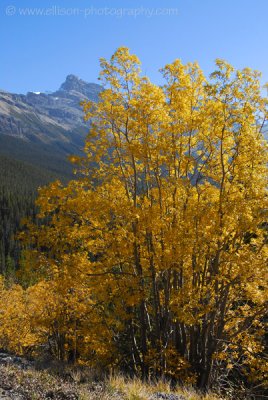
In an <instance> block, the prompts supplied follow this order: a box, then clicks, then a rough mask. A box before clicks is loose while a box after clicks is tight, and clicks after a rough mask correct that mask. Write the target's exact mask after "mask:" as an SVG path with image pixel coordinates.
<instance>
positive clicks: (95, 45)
mask: <svg viewBox="0 0 268 400" xmlns="http://www.w3.org/2000/svg"><path fill="white" fill-rule="evenodd" d="M30 8H32V10H34V11H30V12H32V13H38V12H39V13H43V15H28V16H27V15H25V13H27V12H29V9H30ZM37 8H38V9H39V10H41V11H38V10H37ZM123 9H124V10H123ZM170 9H173V11H172V10H170ZM174 9H175V10H174ZM44 13H45V14H46V15H44ZM122 13H124V15H121V14H122ZM156 13H160V14H166V15H152V14H156ZM172 13H173V15H167V14H172ZM66 14H69V15H66ZM135 14H136V15H135ZM267 43H268V1H267V0H255V1H252V0H184V1H183V0H162V1H160V0H140V1H139V0H135V1H132V0H113V1H111V0H106V1H103V0H94V1H93V0H92V1H91V0H64V1H63V0H43V1H39V2H37V1H36V0H1V2H0V52H1V63H0V88H1V89H4V90H8V91H12V92H17V93H25V92H27V91H28V90H33V91H45V90H55V89H57V88H58V87H59V86H60V84H61V83H62V82H63V81H64V79H65V77H66V75H68V74H70V73H72V74H76V75H78V76H79V77H81V78H82V79H85V80H87V81H89V82H98V80H97V78H98V73H99V61H98V60H99V58H100V57H106V58H109V57H110V56H111V55H112V53H113V52H114V51H115V49H116V48H117V47H119V46H122V45H124V46H127V47H129V48H130V50H131V52H132V53H135V54H137V55H138V56H139V58H140V59H141V61H142V65H143V71H144V72H145V73H146V74H147V75H148V76H149V77H150V78H151V80H152V81H154V82H156V83H160V82H161V76H160V74H159V72H158V70H159V68H161V67H163V66H164V65H165V64H167V63H169V62H172V61H173V60H174V59H176V58H180V59H181V60H182V61H183V62H188V61H198V62H199V64H200V66H201V67H202V68H203V70H204V71H205V73H206V74H209V73H210V72H212V70H213V63H214V60H215V58H224V59H226V60H228V61H229V62H230V63H232V64H233V65H234V66H235V67H237V68H241V67H244V66H249V67H251V68H254V69H258V70H259V71H261V72H262V73H263V80H262V81H263V83H264V82H267V81H268V55H267Z"/></svg>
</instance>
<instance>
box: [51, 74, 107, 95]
mask: <svg viewBox="0 0 268 400" xmlns="http://www.w3.org/2000/svg"><path fill="white" fill-rule="evenodd" d="M101 90H102V87H101V86H100V85H98V84H96V83H88V82H85V81H83V79H81V78H79V77H78V76H76V75H73V74H70V75H67V77H66V79H65V82H63V84H62V85H61V87H60V89H59V91H58V92H57V93H62V94H61V96H62V95H64V96H66V95H67V96H69V95H71V94H72V95H76V96H77V95H78V96H80V99H82V97H86V98H89V99H94V100H95V101H97V97H98V93H99V92H100V91H101ZM74 92H76V93H74ZM81 95H83V96H81Z"/></svg>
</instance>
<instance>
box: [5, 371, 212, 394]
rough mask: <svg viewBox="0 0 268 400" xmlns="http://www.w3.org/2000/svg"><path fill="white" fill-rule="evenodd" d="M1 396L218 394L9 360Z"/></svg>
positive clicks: (161, 383)
mask: <svg viewBox="0 0 268 400" xmlns="http://www.w3.org/2000/svg"><path fill="white" fill-rule="evenodd" d="M1 391H2V394H1ZM1 396H2V397H1ZM1 399H16V400H26V399H27V400H28V399H29V400H30V399H31V400H37V399H66V400H108V399H111V400H147V399H148V400H158V399H160V400H161V399H162V400H164V399H165V400H201V399H203V400H219V399H220V397H217V396H216V395H213V394H207V395H206V396H201V395H200V394H198V393H196V392H195V391H194V390H192V389H189V388H188V389H187V388H178V389H176V390H171V388H170V385H169V384H168V383H166V382H162V381H158V382H157V383H155V384H153V383H151V384H145V383H143V382H141V381H140V380H139V379H131V380H130V379H126V378H124V377H122V376H114V377H110V378H107V379H104V380H102V381H96V377H94V374H93V373H92V372H91V371H90V370H87V369H81V368H64V369H61V370H59V369H58V368H55V367H54V368H50V369H46V370H38V369H36V368H33V367H30V368H29V367H28V368H27V369H26V370H25V369H22V368H21V366H16V365H12V364H10V365H1V366H0V400H1Z"/></svg>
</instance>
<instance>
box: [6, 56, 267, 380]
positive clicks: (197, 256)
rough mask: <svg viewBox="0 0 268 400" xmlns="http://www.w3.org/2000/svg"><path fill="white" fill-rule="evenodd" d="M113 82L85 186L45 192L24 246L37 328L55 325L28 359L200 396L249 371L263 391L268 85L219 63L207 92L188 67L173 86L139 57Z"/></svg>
mask: <svg viewBox="0 0 268 400" xmlns="http://www.w3.org/2000/svg"><path fill="white" fill-rule="evenodd" d="M101 68H102V71H101V78H102V79H103V82H104V84H105V85H106V86H105V90H104V91H103V92H101V94H100V98H99V102H98V103H96V104H95V103H87V102H84V103H83V107H84V111H85V117H86V119H88V120H89V121H90V132H89V135H88V137H87V139H86V144H85V157H84V158H80V159H79V158H77V157H74V160H73V161H75V162H76V165H77V166H76V168H77V170H78V172H79V175H78V177H77V179H76V180H74V181H72V182H70V183H69V184H68V185H67V186H63V185H61V184H60V183H59V182H55V183H53V184H51V185H50V186H49V187H47V188H44V189H42V190H40V193H39V199H38V202H37V203H38V205H39V208H40V215H39V217H40V224H38V225H34V224H30V223H29V224H28V228H27V230H26V231H25V233H24V239H23V240H24V243H25V246H26V247H27V248H28V250H27V251H25V259H24V262H23V265H24V272H23V273H24V276H31V279H32V280H33V277H34V282H32V285H31V286H30V287H29V288H27V289H25V293H28V292H29V291H30V292H31V296H30V299H31V300H28V302H27V303H24V306H23V307H24V309H25V310H28V311H24V312H23V313H26V315H30V313H29V310H31V307H33V304H36V303H38V309H39V313H41V314H40V317H38V318H36V320H35V319H34V318H32V319H31V325H29V330H30V332H31V335H32V336H30V337H32V343H31V341H30V340H28V339H27V341H26V342H27V343H25V348H26V347H27V349H31V348H32V349H33V350H34V351H38V344H40V343H46V344H47V345H48V346H50V351H51V352H52V353H53V354H54V355H56V356H57V357H58V358H61V359H69V360H72V361H79V362H83V363H89V364H91V365H101V366H105V367H108V366H111V365H112V366H117V367H119V368H122V369H124V370H126V371H128V372H129V371H134V372H136V373H140V374H142V375H143V376H144V377H146V376H149V375H151V376H157V375H163V374H164V375H166V376H168V377H171V378H174V379H177V380H181V381H185V382H189V381H191V382H194V381H196V382H197V384H198V385H199V386H200V387H206V386H208V385H210V384H211V382H212V381H213V379H216V378H217V376H219V375H220V374H221V371H222V370H223V369H224V368H225V367H226V366H227V365H228V368H229V367H230V365H234V364H235V363H237V360H243V361H241V365H240V367H241V369H244V370H247V373H248V374H249V375H250V374H251V375H252V376H253V375H254V374H255V372H254V371H256V366H258V365H260V363H261V360H262V357H264V356H263V351H264V350H263V349H264V343H263V329H264V327H263V322H262V321H264V316H265V312H266V307H267V245H266V229H265V221H266V218H267V215H266V214H267V212H266V210H267V178H266V174H267V157H266V145H265V142H264V140H263V137H262V133H261V127H262V125H263V123H264V121H265V119H266V116H267V100H266V99H263V98H262V97H261V96H260V88H259V75H258V74H257V73H256V72H254V71H251V70H250V69H244V70H242V71H235V70H234V69H233V67H231V66H230V65H229V64H227V63H226V62H223V61H221V60H217V61H216V68H217V70H216V71H215V72H214V73H213V74H212V75H211V79H210V80H207V79H206V78H205V76H204V75H203V73H202V71H201V70H200V68H199V66H198V65H197V64H196V63H194V64H187V65H183V64H182V63H181V62H180V61H178V60H176V61H175V62H174V63H172V64H169V65H167V66H166V67H165V68H164V69H163V70H162V73H163V77H164V79H165V85H164V86H163V87H161V86H157V85H154V84H152V83H151V82H150V81H149V79H148V78H146V77H142V76H141V75H140V63H139V60H138V59H137V57H136V56H133V55H131V54H130V53H129V51H128V49H126V48H120V49H118V50H117V51H116V52H115V54H114V55H113V56H112V58H111V60H110V61H107V60H104V59H102V60H101ZM29 248H31V249H32V250H29ZM27 269H28V271H27ZM23 273H22V272H21V274H23ZM44 288H45V289H44ZM2 290H8V289H4V288H3V289H2ZM9 290H10V293H11V295H10V303H9V304H11V302H12V301H16V300H12V299H13V298H14V297H13V293H16V287H15V288H11V289H9ZM17 290H18V291H19V293H22V289H21V288H18V289H17ZM40 290H43V291H45V293H46V295H45V296H44V295H42V296H41V295H40ZM22 303H23V302H22ZM10 307H11V305H10ZM27 307H28V308H27ZM49 307H52V308H49ZM7 310H8V308H7ZM27 313H28V314H27ZM25 318H26V319H27V317H25ZM14 320H16V318H15V319H14ZM1 321H2V327H3V326H4V318H2V320H1ZM11 326H12V323H11V322H10V329H11ZM27 337H29V336H27ZM0 338H2V340H6V342H7V343H9V341H10V347H11V348H12V346H13V348H14V346H15V345H16V343H14V342H16V340H17V339H16V336H14V339H13V338H12V335H9V336H8V335H7V334H6V333H5V332H4V328H2V331H1V329H0ZM6 338H8V339H6ZM249 343H250V345H251V347H252V348H255V349H258V350H256V352H255V353H256V354H255V355H254V357H253V356H252V353H249V352H248V345H249ZM21 349H22V350H23V343H21ZM154 354H155V355H156V354H157V357H156V356H154ZM212 367H213V368H212ZM250 371H251V372H250ZM265 374H267V369H266V367H263V363H262V372H261V373H260V375H259V378H260V379H259V380H260V381H262V383H263V382H264V380H265V379H267V378H265Z"/></svg>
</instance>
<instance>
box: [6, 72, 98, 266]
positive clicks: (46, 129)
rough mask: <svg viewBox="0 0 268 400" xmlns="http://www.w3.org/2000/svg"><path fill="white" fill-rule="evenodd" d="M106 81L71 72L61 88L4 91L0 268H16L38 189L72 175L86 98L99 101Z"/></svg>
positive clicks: (85, 129) (81, 138)
mask: <svg viewBox="0 0 268 400" xmlns="http://www.w3.org/2000/svg"><path fill="white" fill-rule="evenodd" d="M101 90H102V87H101V86H100V85H96V84H93V83H87V82H84V81H83V80H81V79H79V78H78V77H76V76H74V75H68V76H67V78H66V80H65V82H64V83H63V84H62V85H61V86H60V88H59V89H58V90H57V91H56V92H52V93H39V92H38V93H33V92H29V93H27V94H26V95H22V94H13V93H8V92H4V91H1V90H0V171H1V172H0V271H1V272H3V273H6V272H7V271H8V270H10V269H13V268H14V267H15V266H16V265H17V263H18V259H19V255H20V250H19V245H18V243H17V241H16V240H15V239H14V235H15V233H16V231H17V230H18V228H19V224H20V220H21V218H23V217H25V216H32V215H34V214H35V206H34V201H35V198H36V194H37V188H38V187H40V186H42V185H45V184H47V183H49V182H51V181H54V180H56V179H60V180H63V181H68V180H70V179H71V178H72V176H73V173H72V165H71V164H70V162H69V161H68V159H67V158H68V155H70V154H81V153H82V149H83V145H84V139H85V136H86V134H87V132H88V124H86V123H85V122H84V120H83V112H82V108H81V106H80V101H81V100H83V99H89V100H92V101H97V99H98V93H99V92H100V91H101Z"/></svg>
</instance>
